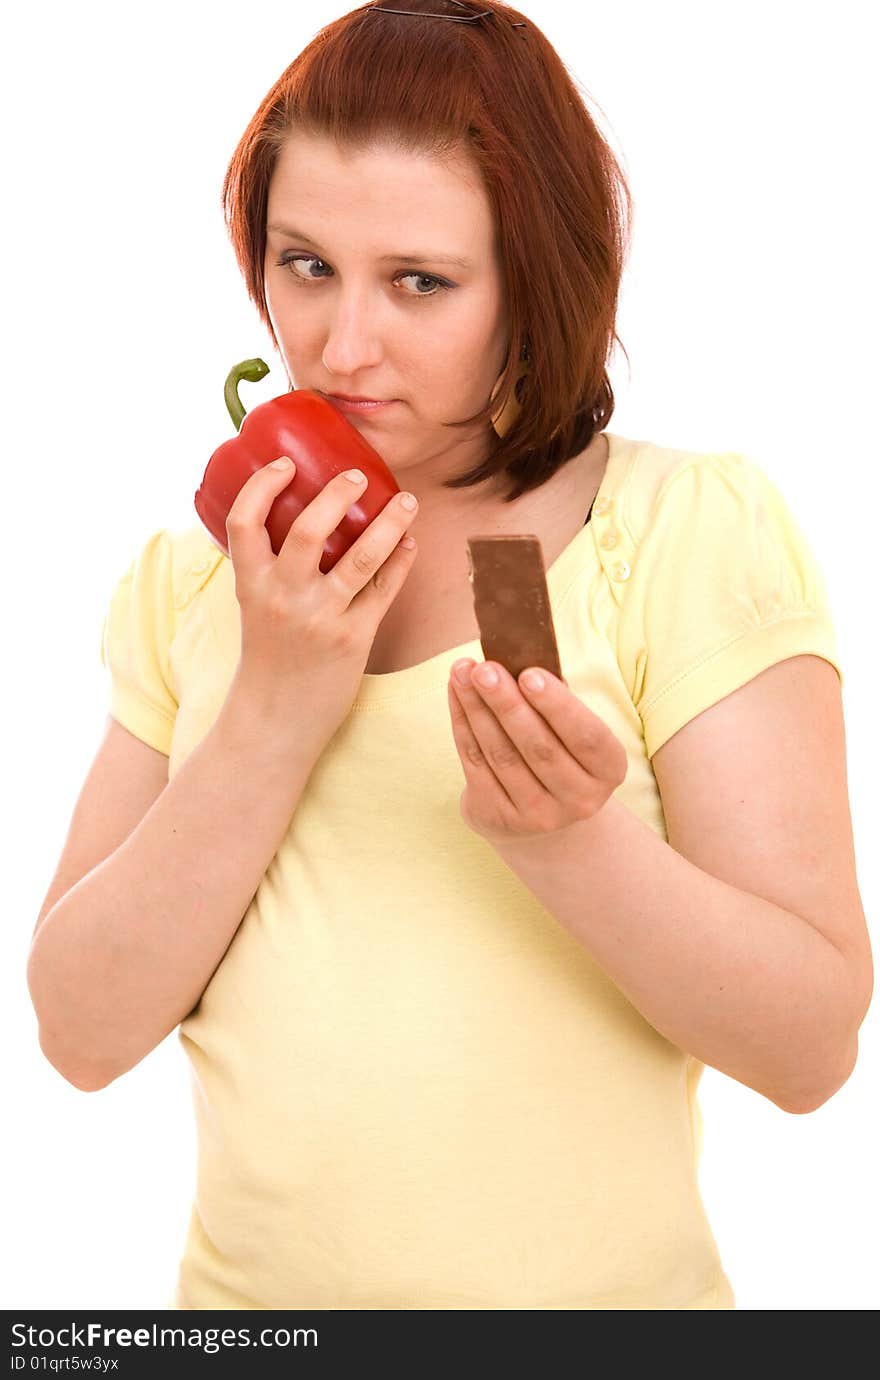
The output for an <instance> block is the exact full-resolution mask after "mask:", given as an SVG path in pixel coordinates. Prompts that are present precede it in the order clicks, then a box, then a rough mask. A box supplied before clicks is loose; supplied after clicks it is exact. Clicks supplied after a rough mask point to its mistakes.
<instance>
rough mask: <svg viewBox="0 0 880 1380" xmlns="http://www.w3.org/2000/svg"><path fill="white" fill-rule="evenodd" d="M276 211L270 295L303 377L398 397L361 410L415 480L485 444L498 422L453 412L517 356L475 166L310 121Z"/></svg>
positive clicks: (365, 425) (482, 401) (385, 451)
mask: <svg viewBox="0 0 880 1380" xmlns="http://www.w3.org/2000/svg"><path fill="white" fill-rule="evenodd" d="M266 221H267V232H266V237H267V238H266V260H265V289H266V300H267V304H268V308H269V316H270V319H271V322H272V326H273V329H274V331H275V336H276V339H277V341H278V345H279V348H280V351H281V354H282V357H283V359H284V362H285V364H286V366H287V372H288V374H289V377H290V381H291V383H292V384H293V386H294V387H295V388H311V389H315V390H316V391H318V392H321V393H328V394H329V393H344V394H348V395H350V396H357V397H366V398H378V399H382V400H385V399H395V400H396V401H395V403H394V405H393V406H391V407H385V408H378V409H376V411H374V412H360V413H353V412H347V413H346V414H345V416H346V418H347V420H348V421H349V422H351V424H352V425H353V426H355V427H356V428H357V429H358V430H359V431H360V432H361V433H362V434H363V436H364V437H365V438H366V439H367V440H368V441H369V442H370V444H371V445H373V446H375V447H376V449H377V450H378V451H379V453H380V454H381V455H382V456H383V458H384V459H385V461H386V463H387V464H388V465H389V466H390V468H391V469H392V470H393V471H394V472H395V473H396V474H398V476H399V473H400V472H401V471H403V470H410V471H417V472H413V473H411V475H410V478H409V479H408V481H407V482H408V483H409V484H412V483H413V482H414V481H416V480H417V479H418V478H419V477H421V478H422V480H423V481H427V482H428V483H430V482H431V481H432V480H433V481H435V482H436V481H440V480H442V479H444V478H449V477H450V476H451V475H453V474H457V473H460V472H461V471H462V470H463V469H465V468H469V467H470V466H471V465H473V464H474V463H476V462H477V461H479V460H480V459H482V458H483V457H484V456H485V454H486V453H487V449H488V443H489V440H490V433H489V431H488V423H487V424H485V425H484V426H483V427H476V426H472V427H469V428H461V429H457V430H451V431H450V430H448V429H445V428H444V427H443V425H442V423H443V422H449V421H458V420H460V419H462V418H464V417H469V416H471V415H472V414H473V413H474V412H476V411H477V410H478V409H479V408H482V407H485V406H486V403H487V402H488V400H489V396H490V394H491V392H492V389H493V387H494V385H495V383H496V382H497V379H498V377H499V375H500V373H501V372H502V370H503V368H504V365H505V362H506V358H507V349H508V339H509V337H508V323H507V313H506V308H505V302H504V289H503V285H502V280H501V268H500V260H499V256H498V250H497V244H496V242H495V234H494V227H493V222H492V216H491V210H490V206H489V202H488V198H487V196H486V194H485V191H484V190H483V188H482V185H481V184H480V182H479V179H478V176H477V174H476V172H475V170H474V169H473V168H472V167H471V166H470V165H469V164H468V163H467V162H465V161H452V162H445V161H440V160H439V159H436V158H431V157H427V156H425V155H414V154H406V153H401V152H400V151H398V150H393V149H391V148H390V147H388V146H385V145H382V146H372V147H371V148H370V149H368V150H366V151H361V152H353V151H351V150H345V149H343V148H342V147H341V146H340V145H338V144H337V143H335V142H334V141H333V140H331V139H329V138H325V137H319V136H312V135H306V134H303V133H299V132H297V133H295V134H292V135H291V136H290V137H289V139H288V140H287V142H286V144H285V146H284V148H283V150H282V152H281V154H280V156H279V159H278V162H277V164H276V167H275V171H274V173H273V176H272V181H271V183H270V187H269V200H268V211H267V216H266ZM454 258H459V259H461V260H464V261H465V263H463V264H460V263H455V262H452V261H451V260H453V259H454ZM445 285H448V286H445Z"/></svg>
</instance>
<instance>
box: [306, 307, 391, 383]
mask: <svg viewBox="0 0 880 1380" xmlns="http://www.w3.org/2000/svg"><path fill="white" fill-rule="evenodd" d="M381 357H382V347H381V343H380V337H379V330H378V327H377V322H376V318H375V313H374V312H371V311H370V309H369V307H368V306H366V305H365V304H364V303H363V302H359V303H356V304H355V303H352V304H348V305H345V304H341V305H340V308H339V310H338V311H337V312H336V314H335V315H334V316H333V318H332V319H331V321H330V322H329V324H328V327H327V339H326V343H325V345H324V350H323V354H322V356H321V358H322V361H323V364H324V368H325V369H326V370H327V372H328V373H329V374H333V375H335V377H336V378H355V377H356V376H357V375H358V374H360V373H363V371H364V370H365V369H368V368H372V367H374V366H375V365H376V364H377V363H378V362H379V361H380V360H381Z"/></svg>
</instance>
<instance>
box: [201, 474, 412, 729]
mask: <svg viewBox="0 0 880 1380" xmlns="http://www.w3.org/2000/svg"><path fill="white" fill-rule="evenodd" d="M295 472H296V471H295V466H294V465H293V464H292V463H288V464H287V465H286V466H285V467H284V468H276V466H275V462H273V463H272V464H269V465H264V466H263V467H262V469H259V470H257V471H256V473H255V474H252V475H251V477H250V478H249V479H248V480H247V481H246V482H245V483H244V484H243V485H242V487H241V489H240V490H239V492H238V494H237V496H236V498H235V501H234V502H233V504H232V507H231V508H230V510H229V515H228V517H227V519H226V534H227V538H228V541H229V552H230V558H231V560H232V564H233V568H234V570H235V597H236V599H237V600H238V604H239V608H240V611H241V658H240V660H239V664H238V668H237V671H236V680H235V682H234V684H235V686H236V688H237V692H238V693H241V694H244V695H245V696H246V697H247V698H248V699H249V702H250V703H251V704H252V705H253V707H254V710H255V712H260V713H261V715H269V716H270V717H274V718H275V720H276V722H277V721H279V720H280V721H281V722H284V723H285V724H289V722H290V719H291V717H292V716H296V717H297V719H298V723H297V728H298V730H299V731H300V732H307V733H308V734H309V737H310V738H311V740H312V742H311V747H312V748H313V749H314V751H315V754H316V756H319V755H320V753H321V752H323V750H324V748H325V746H326V745H327V743H328V742H329V740H330V738H331V737H332V736H333V734H334V733H335V732H336V730H337V728H338V727H339V725H340V724H341V723H342V722H343V720H344V719H345V717H346V715H347V714H348V712H349V710H350V709H351V706H352V704H353V703H354V700H355V698H356V696H357V691H358V685H359V683H360V678H361V676H362V675H363V673H364V667H365V666H366V664H367V660H368V658H369V655H370V649H371V647H372V645H373V641H374V639H375V636H376V632H377V629H378V627H379V624H380V623H381V621H382V619H383V618H384V616H385V614H386V613H387V611H388V609H389V608H390V606H391V604H392V603H393V602H394V600H395V599H396V597H397V595H398V594H399V592H400V590H401V588H402V587H403V584H404V581H405V580H406V577H407V575H408V574H409V572H410V570H411V569H412V566H413V561H414V559H415V554H416V549H415V546H413V548H412V549H408V548H407V547H405V546H402V545H401V544H400V543H401V539H402V538H403V537H405V536H406V535H407V531H408V529H409V526H410V524H411V523H412V520H413V518H414V517H415V516H416V513H417V512H418V509H414V510H412V511H410V510H408V509H407V508H404V507H403V505H402V504H401V498H402V497H403V495H402V494H395V496H394V498H392V499H391V500H390V501H389V502H388V503H386V505H385V507H384V508H383V509H382V511H381V512H380V513H379V514H378V516H377V517H375V518H374V519H373V521H372V522H371V523H370V525H369V526H368V527H367V528H366V529H365V530H364V531H363V532H362V533H361V535H360V536H359V537H358V539H357V540H356V541H355V542H353V543H352V545H351V546H350V547H349V549H348V551H346V552H345V554H344V555H343V556H340V558H339V560H338V561H337V562H336V564H335V565H334V566H333V568H332V570H328V571H327V573H326V575H324V574H322V573H321V571H320V570H319V568H318V566H319V562H320V560H321V556H322V554H323V550H324V543H325V541H326V540H327V538H328V537H329V536H330V534H331V532H334V531H335V530H336V528H337V527H338V526H339V524H340V522H341V521H342V519H343V518H344V517H345V514H346V513H347V512H348V510H349V508H351V506H352V505H353V504H354V503H355V502H356V501H357V499H358V498H359V497H360V495H361V494H362V493H363V491H364V488H365V481H364V480H363V478H362V479H361V481H360V482H359V483H357V484H354V483H352V481H351V480H350V479H348V478H347V477H346V475H344V474H339V475H335V476H334V477H333V478H332V479H331V480H330V481H329V482H328V483H327V484H326V485H325V486H324V488H323V489H322V490H321V492H320V493H319V494H317V495H316V496H315V497H314V498H313V499H312V501H311V502H310V503H308V504H307V505H306V507H305V508H303V510H302V512H301V513H300V514H299V515H298V516H297V517H296V518H295V519H294V521H293V523H292V524H291V527H290V530H289V532H288V533H287V536H286V537H285V539H284V542H283V544H282V546H281V549H280V551H279V552H278V555H277V556H275V555H274V553H273V551H272V546H271V543H270V541H269V533H268V531H267V530H266V526H265V523H266V518H267V516H268V514H269V510H270V508H271V507H272V504H273V503H274V501H275V499H276V498H277V497H278V495H279V494H280V493H281V491H282V489H284V488H285V487H286V485H287V484H289V483H290V481H291V480H292V479H293V476H294V474H295Z"/></svg>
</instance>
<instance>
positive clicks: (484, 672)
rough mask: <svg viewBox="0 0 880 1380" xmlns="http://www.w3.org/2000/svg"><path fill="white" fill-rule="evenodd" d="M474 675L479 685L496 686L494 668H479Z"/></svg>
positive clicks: (496, 676)
mask: <svg viewBox="0 0 880 1380" xmlns="http://www.w3.org/2000/svg"><path fill="white" fill-rule="evenodd" d="M474 675H475V676H476V678H477V683H478V684H479V685H497V684H498V672H497V671H496V670H495V667H494V666H481V667H480V669H479V670H478V671H475V672H474Z"/></svg>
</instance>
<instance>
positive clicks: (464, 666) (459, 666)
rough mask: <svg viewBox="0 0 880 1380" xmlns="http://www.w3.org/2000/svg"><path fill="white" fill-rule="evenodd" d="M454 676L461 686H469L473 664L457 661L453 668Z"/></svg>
mask: <svg viewBox="0 0 880 1380" xmlns="http://www.w3.org/2000/svg"><path fill="white" fill-rule="evenodd" d="M452 674H453V675H454V676H455V679H456V680H457V681H458V682H459V683H460V684H461V685H467V684H468V682H469V681H470V678H471V662H469V661H457V662H456V663H455V665H454V666H453V668H452Z"/></svg>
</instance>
